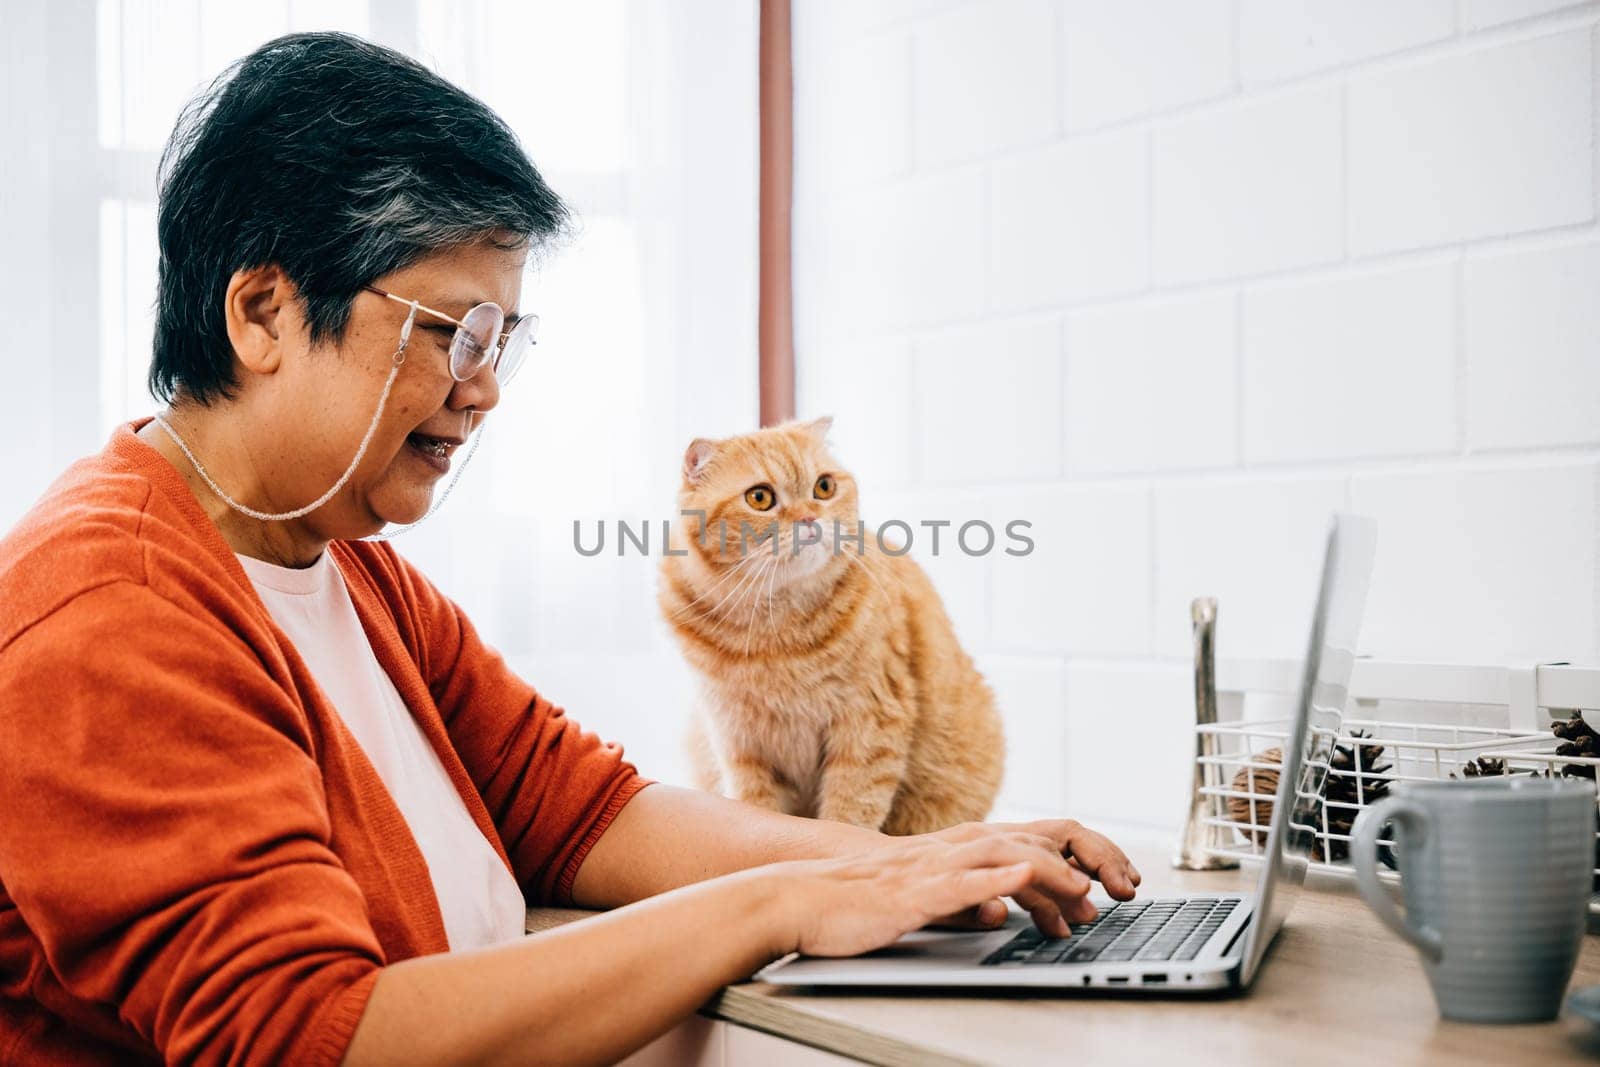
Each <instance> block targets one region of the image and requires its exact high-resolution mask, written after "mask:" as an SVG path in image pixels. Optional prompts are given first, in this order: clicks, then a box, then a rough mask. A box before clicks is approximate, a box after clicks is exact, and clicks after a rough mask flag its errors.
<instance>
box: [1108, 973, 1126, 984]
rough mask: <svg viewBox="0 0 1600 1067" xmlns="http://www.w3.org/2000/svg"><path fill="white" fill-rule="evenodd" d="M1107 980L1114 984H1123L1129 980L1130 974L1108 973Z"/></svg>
mask: <svg viewBox="0 0 1600 1067" xmlns="http://www.w3.org/2000/svg"><path fill="white" fill-rule="evenodd" d="M1106 981H1108V982H1110V983H1111V984H1112V985H1122V984H1124V983H1126V982H1127V981H1128V976H1127V975H1125V974H1108V975H1106Z"/></svg>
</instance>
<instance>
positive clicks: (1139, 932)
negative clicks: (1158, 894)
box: [983, 897, 1239, 964]
mask: <svg viewBox="0 0 1600 1067" xmlns="http://www.w3.org/2000/svg"><path fill="white" fill-rule="evenodd" d="M1238 903H1239V902H1238V900H1218V899H1217V898H1215V897H1185V898H1183V899H1181V900H1140V901H1133V902H1132V903H1127V904H1123V903H1118V902H1116V901H1112V902H1110V903H1107V904H1102V905H1100V914H1099V916H1097V917H1096V918H1095V920H1094V921H1093V922H1087V923H1073V924H1072V925H1071V929H1072V936H1071V937H1070V938H1065V937H1046V936H1045V935H1044V934H1042V933H1040V932H1039V928H1038V927H1036V926H1030V927H1028V928H1027V929H1026V930H1022V931H1020V932H1019V933H1018V934H1017V936H1016V937H1013V938H1012V939H1011V940H1010V941H1007V942H1006V943H1005V944H1004V945H1001V946H1000V947H999V948H998V949H996V950H995V951H994V952H992V953H990V955H989V956H988V957H987V958H986V959H985V960H984V961H983V962H984V963H985V964H999V963H1027V964H1049V963H1125V962H1128V961H1131V960H1192V959H1194V958H1195V956H1197V955H1198V954H1199V953H1200V949H1201V948H1202V947H1204V946H1205V943H1206V942H1207V941H1209V940H1211V935H1212V934H1215V933H1216V932H1217V930H1219V929H1220V928H1221V927H1222V924H1223V923H1224V922H1225V921H1227V918H1228V916H1229V915H1231V914H1232V913H1233V909H1234V908H1235V907H1236V906H1237V905H1238Z"/></svg>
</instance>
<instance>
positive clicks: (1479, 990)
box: [1350, 775, 1595, 1023]
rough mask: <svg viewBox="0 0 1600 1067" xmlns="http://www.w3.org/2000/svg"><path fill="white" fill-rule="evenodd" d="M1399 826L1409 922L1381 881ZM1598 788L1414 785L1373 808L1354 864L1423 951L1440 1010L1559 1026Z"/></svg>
mask: <svg viewBox="0 0 1600 1067" xmlns="http://www.w3.org/2000/svg"><path fill="white" fill-rule="evenodd" d="M1391 820H1392V821H1393V824H1394V826H1395V842H1396V845H1397V846H1398V848H1397V850H1398V852H1399V855H1400V873H1401V885H1402V892H1403V896H1404V899H1405V905H1406V917H1405V918H1404V919H1402V918H1401V917H1400V915H1399V913H1397V912H1396V911H1395V906H1394V902H1393V900H1391V899H1390V897H1389V894H1388V893H1387V892H1386V891H1385V889H1384V887H1383V885H1382V884H1381V883H1380V882H1379V881H1378V871H1377V864H1376V861H1377V851H1378V836H1379V831H1380V830H1382V829H1384V826H1385V824H1386V823H1389V822H1390V821H1391ZM1594 834H1595V787H1594V783H1593V782H1590V781H1587V780H1584V779H1581V778H1535V777H1531V776H1527V775H1522V776H1516V777H1509V778H1489V779H1478V780H1476V781H1470V782H1468V781H1460V782H1428V783H1405V784H1403V785H1397V786H1396V787H1395V791H1394V794H1393V795H1391V796H1387V797H1385V798H1383V799H1382V800H1380V801H1378V802H1377V803H1375V804H1373V805H1372V806H1371V807H1370V808H1366V809H1365V810H1363V811H1362V812H1361V814H1360V816H1359V817H1357V819H1356V822H1355V826H1354V827H1353V828H1352V829H1351V831H1350V837H1351V841H1350V859H1351V861H1352V862H1353V863H1354V865H1355V870H1356V884H1357V885H1358V886H1359V887H1360V889H1361V895H1362V897H1364V898H1365V899H1366V902H1367V906H1368V907H1370V908H1371V909H1372V910H1373V911H1375V912H1377V914H1378V918H1380V919H1382V920H1383V922H1384V923H1385V925H1387V926H1388V927H1389V928H1390V929H1392V930H1393V931H1394V932H1395V933H1397V934H1399V935H1400V936H1401V937H1403V938H1405V939H1406V940H1407V941H1409V942H1410V943H1411V944H1412V945H1414V946H1415V947H1416V949H1417V951H1418V952H1420V953H1421V954H1422V965H1423V969H1424V970H1426V971H1427V972H1428V981H1429V982H1430V983H1431V984H1432V986H1433V996H1434V999H1435V1000H1436V1001H1437V1002H1438V1004H1439V1014H1441V1015H1443V1016H1444V1017H1445V1018H1446V1019H1459V1020H1462V1021H1464V1022H1480V1023H1520V1022H1535V1021H1538V1020H1543V1019H1553V1018H1555V1017H1556V1015H1557V1013H1558V1012H1560V1010H1561V997H1562V994H1563V993H1564V992H1565V991H1566V988H1567V981H1568V980H1569V979H1570V978H1571V977H1572V969H1573V967H1574V966H1575V965H1576V964H1577V962H1578V949H1579V948H1580V947H1581V946H1582V944H1583V933H1584V921H1585V917H1586V913H1587V910H1588V903H1589V894H1590V892H1591V887H1592V885H1593V879H1594V874H1593V871H1594V865H1595V837H1594Z"/></svg>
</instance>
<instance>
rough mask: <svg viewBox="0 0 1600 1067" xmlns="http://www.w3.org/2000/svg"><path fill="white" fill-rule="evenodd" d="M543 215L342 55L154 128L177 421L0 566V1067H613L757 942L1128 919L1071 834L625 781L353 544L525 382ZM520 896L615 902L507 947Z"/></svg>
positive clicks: (389, 80)
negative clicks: (519, 1066)
mask: <svg viewBox="0 0 1600 1067" xmlns="http://www.w3.org/2000/svg"><path fill="white" fill-rule="evenodd" d="M566 217H567V216H566V211H565V208H564V207H563V205H562V203H561V202H560V200H559V199H557V197H556V196H555V195H554V194H553V193H551V191H550V190H549V189H548V188H547V187H546V185H545V183H544V181H543V180H542V179H541V178H540V176H539V174H538V172H537V171H536V170H535V169H534V167H533V165H532V164H531V163H530V162H529V160H528V159H527V157H526V156H525V155H524V154H523V152H522V150H521V149H520V148H519V147H518V145H517V142H516V140H515V138H514V137H513V136H512V134H511V133H510V132H509V131H508V130H507V128H506V127H505V125H504V124H503V123H502V122H501V121H500V120H499V119H498V118H496V117H495V116H494V115H493V114H492V113H491V112H489V111H488V110H487V109H486V108H485V107H484V106H483V105H482V104H481V103H479V102H478V101H476V100H475V99H473V98H471V97H470V96H468V95H466V94H465V93H463V92H461V91H460V90H459V89H457V88H455V87H453V86H451V85H450V84H448V83H446V82H445V81H443V80H441V79H440V78H438V77H437V76H435V75H434V74H432V73H430V72H428V71H427V70H425V69H423V68H422V67H420V66H418V65H417V64H415V63H413V62H412V61H410V60H408V59H406V58H404V57H402V56H400V55H397V54H395V53H393V52H390V51H387V50H385V49H382V48H378V47H375V46H373V45H370V44H367V43H364V42H362V41H359V40H356V39H353V38H350V37H345V36H340V35H331V34H312V35H300V36H293V37H286V38H283V39H280V40H278V41H275V42H272V43H271V44H268V45H266V46H264V47H263V48H261V49H260V50H259V51H257V52H256V53H254V54H253V55H251V56H249V57H247V58H246V59H244V60H242V61H241V62H240V63H239V64H238V65H237V66H236V67H235V68H234V69H233V70H231V71H230V72H229V75H228V76H226V77H225V78H224V79H222V80H220V81H219V82H218V84H217V85H216V86H214V87H213V88H212V89H211V90H210V91H209V92H208V93H207V94H206V95H205V96H204V97H203V98H202V99H201V100H200V101H198V102H197V104H195V105H194V106H192V107H191V108H190V109H189V111H187V112H186V113H185V116H184V118H183V119H182V120H181V121H180V123H179V127H178V130H177V132H176V133H175V134H174V136H173V139H172V142H171V144H170V145H169V147H168V149H167V153H166V156H165V158H164V160H163V180H162V186H161V202H160V244H161V274H160V292H159V300H158V306H157V309H156V315H157V321H156V333H155V350H154V355H153V362H152V366H151V372H150V378H151V383H152V387H153V389H154V390H155V392H156V393H157V394H158V395H159V396H161V397H162V398H163V399H164V400H166V401H167V403H168V407H167V409H166V411H165V412H164V413H163V415H162V416H160V417H158V418H156V419H155V420H153V421H152V420H142V421H139V422H136V423H134V424H132V425H128V426H124V427H121V428H119V429H118V430H117V431H116V432H115V433H114V434H113V436H112V438H111V441H110V443H109V444H108V445H107V446H106V448H105V450H104V451H103V452H101V453H100V454H99V455H96V456H91V457H89V458H86V459H84V460H82V461H80V462H79V463H77V464H76V465H75V466H73V467H72V468H71V469H70V470H68V471H67V472H66V474H65V475H64V476H63V477H62V478H61V479H60V480H59V481H58V482H57V483H56V484H55V485H54V486H53V487H52V488H51V489H50V491H49V492H48V493H47V494H46V495H45V497H44V498H43V499H42V500H41V501H40V502H39V503H38V505H37V506H36V507H35V508H34V509H33V510H32V511H31V512H30V514H29V515H28V516H27V517H26V518H25V519H24V520H23V521H22V522H21V523H20V524H19V525H18V527H17V528H16V529H15V530H13V531H12V532H11V533H10V534H9V536H8V537H7V538H6V540H5V541H4V542H3V543H0V811H3V812H4V814H3V816H0V1061H5V1062H28V1063H34V1062H40V1063H43V1062H48V1063H100V1062H118V1063H122V1062H130V1061H138V1060H145V1059H149V1060H169V1061H183V1062H190V1061H197V1062H204V1063H214V1062H222V1061H228V1062H248V1063H294V1064H323V1063H330V1064H331V1063H335V1062H340V1061H343V1062H347V1063H352V1064H357V1063H383V1064H398V1063H425V1064H443V1063H455V1062H461V1063H466V1062H490V1061H511V1062H519V1061H533V1060H538V1061H539V1062H597V1061H605V1060H611V1059H615V1058H616V1057H618V1056H621V1055H623V1054H625V1053H626V1052H627V1051H628V1050H630V1049H633V1048H636V1047H637V1046H639V1045H641V1044H643V1043H644V1042H646V1041H647V1040H649V1039H650V1038H651V1037H653V1036H654V1035H656V1034H659V1033H661V1032H663V1031H664V1030H666V1029H667V1028H669V1027H670V1026H671V1025H673V1023H674V1022H675V1021H677V1020H679V1019H682V1018H684V1017H685V1016H687V1015H688V1014H689V1013H690V1012H692V1011H693V1010H694V1009H695V1007H696V1006H697V1005H699V1004H700V1003H702V1002H703V1001H704V1000H705V998H706V997H707V996H708V995H709V994H711V993H712V992H713V991H714V990H715V989H717V988H718V987H719V986H721V985H723V984H725V983H728V982H731V981H734V980H736V979H739V978H741V977H743V976H746V975H748V974H750V973H751V972H752V971H753V970H755V969H756V968H757V967H759V966H761V965H762V964H763V963H765V962H767V961H769V960H772V959H774V958H776V957H778V956H780V955H783V954H785V953H788V952H791V951H796V950H798V951H802V952H808V953H816V954H848V953H856V952H861V951H865V950H868V949H872V948H875V947H877V946H880V945H883V944H885V943H887V942H889V941H890V940H892V939H894V938H895V937H897V936H899V935H900V934H902V933H904V932H906V931H908V930H911V929H914V928H916V927H918V926H921V925H923V924H926V923H928V922H930V921H935V920H944V921H955V922H966V923H971V924H988V925H993V924H997V923H998V922H999V921H1000V920H1001V918H1002V916H1003V913H1004V908H1003V906H1002V904H1001V899H1000V898H1002V897H1004V896H1011V897H1013V898H1014V899H1015V900H1016V901H1017V902H1018V903H1019V904H1021V905H1022V906H1023V907H1025V908H1027V909H1029V910H1030V911H1031V912H1032V914H1033V916H1034V919H1035V921H1036V922H1037V923H1038V924H1039V925H1040V926H1041V927H1042V928H1044V929H1045V930H1046V931H1049V932H1051V933H1057V934H1059V933H1062V932H1063V930H1062V927H1063V923H1064V917H1065V918H1066V919H1074V918H1083V917H1087V916H1088V915H1090V914H1092V910H1093V909H1092V906H1091V905H1090V904H1089V903H1088V902H1087V901H1086V900H1085V894H1086V892H1087V891H1088V888H1089V877H1088V876H1089V875H1094V876H1095V877H1098V878H1099V879H1100V880H1101V881H1102V882H1103V883H1104V884H1105V886H1106V888H1107V889H1108V890H1109V892H1110V893H1111V894H1112V895H1114V896H1117V897H1120V898H1127V897H1130V896H1131V895H1132V894H1133V892H1134V886H1135V885H1136V884H1137V882H1138V875H1137V873H1136V872H1135V871H1134V870H1133V868H1132V867H1131V865H1130V864H1129V863H1128V861H1127V859H1126V857H1124V856H1123V854H1122V853H1121V852H1120V851H1119V850H1118V849H1117V848H1116V847H1115V846H1114V845H1112V844H1110V843H1109V842H1108V841H1106V840H1105V839H1104V838H1102V837H1100V836H1098V835H1096V834H1094V833H1091V832H1089V831H1087V830H1084V829H1083V828H1082V827H1080V826H1078V825H1077V824H1075V823H1073V822H1070V821H1048V822H1039V823H1033V824H1028V825H1025V826H985V825H970V826H962V827H956V828H953V829H950V830H947V831H944V832H942V833H938V834H934V835H930V836H927V837H921V838H900V839H891V838H887V837H883V836H880V835H878V834H876V833H872V832H868V831H864V830H859V829H855V828H852V827H848V826H844V825H842V824H836V823H827V822H821V821H815V820H806V819H799V818H792V817H788V816H784V815H779V814H775V813H771V812H765V811H759V810H755V809H753V808H750V807H746V806H743V805H740V804H738V803H735V802H733V801H730V800H725V799H722V798H719V797H715V796H710V795H706V794H702V793H698V792H694V791H690V790H684V789H676V788H671V787H668V786H664V785H647V783H646V782H645V780H644V779H642V778H640V777H639V776H638V774H637V773H636V772H635V770H634V768H633V767H632V766H630V765H629V764H628V763H626V762H624V761H623V758H622V752H621V749H619V748H618V747H616V746H615V745H611V744H606V743H602V742H601V741H600V740H598V739H597V738H595V737H594V736H593V735H591V734H587V733H584V732H583V731H582V730H581V729H580V728H579V727H578V725H577V724H576V723H574V722H572V721H571V720H570V719H568V718H567V717H566V715H565V713H564V712H562V711H561V709H559V708H557V707H554V706H553V705H551V704H550V703H549V702H548V701H546V700H545V699H544V698H543V697H541V696H539V695H538V694H537V693H535V692H534V690H533V689H531V688H530V687H529V686H528V685H527V684H526V683H525V682H523V681H522V680H521V679H520V678H518V677H516V676H515V675H514V674H512V673H511V671H509V670H508V669H507V668H506V666H505V664H504V663H503V662H502V661H501V659H500V658H499V657H498V656H497V655H496V654H495V653H494V652H493V651H492V650H491V649H490V648H489V647H488V646H486V645H485V644H484V643H483V641H482V640H481V639H480V638H479V636H478V634H477V633H476V632H475V631H474V629H473V627H472V624H471V623H470V622H469V621H468V620H467V618H466V617H465V616H464V615H463V614H462V613H461V611H460V609H458V608H457V607H456V606H455V605H454V604H453V603H451V602H450V601H449V600H448V599H447V598H445V597H444V596H442V595H441V594H440V593H439V592H438V591H437V590H436V589H435V588H434V587H433V586H432V585H430V584H429V583H428V580H427V579H426V578H424V577H423V576H422V575H421V574H419V573H418V572H417V571H416V570H415V569H414V568H413V567H411V566H410V565H409V564H408V563H407V562H406V561H405V560H404V559H403V558H402V557H401V556H399V555H398V554H397V553H396V552H395V551H394V549H393V548H391V547H390V546H389V545H388V544H386V543H383V542H382V541H370V540H364V538H368V537H369V536H370V535H373V534H375V533H378V532H379V531H382V530H383V529H384V528H385V527H386V526H388V525H390V524H407V523H412V522H415V521H416V520H418V519H419V518H421V517H422V516H424V515H425V514H426V513H427V512H428V510H429V507H430V502H431V501H432V499H433V497H434V494H435V491H436V490H437V489H438V488H439V482H440V480H441V479H442V478H443V477H444V476H445V475H446V474H447V473H448V472H449V470H450V468H451V466H452V464H453V463H456V462H457V461H458V457H457V454H456V453H457V450H458V449H459V448H460V447H461V446H462V444H463V443H464V442H466V441H467V440H468V439H469V437H470V436H471V435H472V433H473V431H474V430H475V429H476V428H477V427H478V426H479V425H480V424H481V423H482V421H483V419H484V418H485V417H486V416H487V415H488V413H489V412H490V411H491V410H493V408H494V406H495V404H496V402H497V401H498V400H499V397H500V390H501V389H502V388H504V387H506V386H507V385H508V384H509V383H510V381H511V377H512V375H513V373H514V372H516V370H517V369H518V368H519V366H521V365H522V363H523V361H524V360H525V359H526V358H527V357H528V355H529V352H530V349H531V347H532V329H533V319H532V318H531V316H529V315H527V314H526V313H525V312H524V311H523V309H521V308H519V306H518V305H519V298H520V287H521V279H522V276H523V268H524V263H525V260H526V258H527V256H528V254H529V252H530V250H532V249H536V248H537V247H538V246H539V245H540V244H541V243H542V242H545V241H547V240H548V239H549V238H550V237H551V236H552V235H554V234H556V233H557V232H559V231H560V230H561V228H562V227H563V225H564V223H565V220H566ZM533 373H537V370H536V369H535V370H534V371H533ZM461 544H462V551H471V550H472V549H471V541H470V534H467V533H465V532H464V536H463V539H462V542H461ZM526 901H533V902H537V903H551V904H575V905H578V906H582V907H587V908H596V909H612V910H610V911H608V912H607V913H606V914H603V915H599V916H596V917H594V918H591V919H588V920H586V921H583V922H579V923H575V924H572V925H569V926H566V927H563V928H561V929H559V930H555V931H551V932H548V933H543V934H539V935H537V936H533V937H525V936H523V921H524V907H525V902H526Z"/></svg>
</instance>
